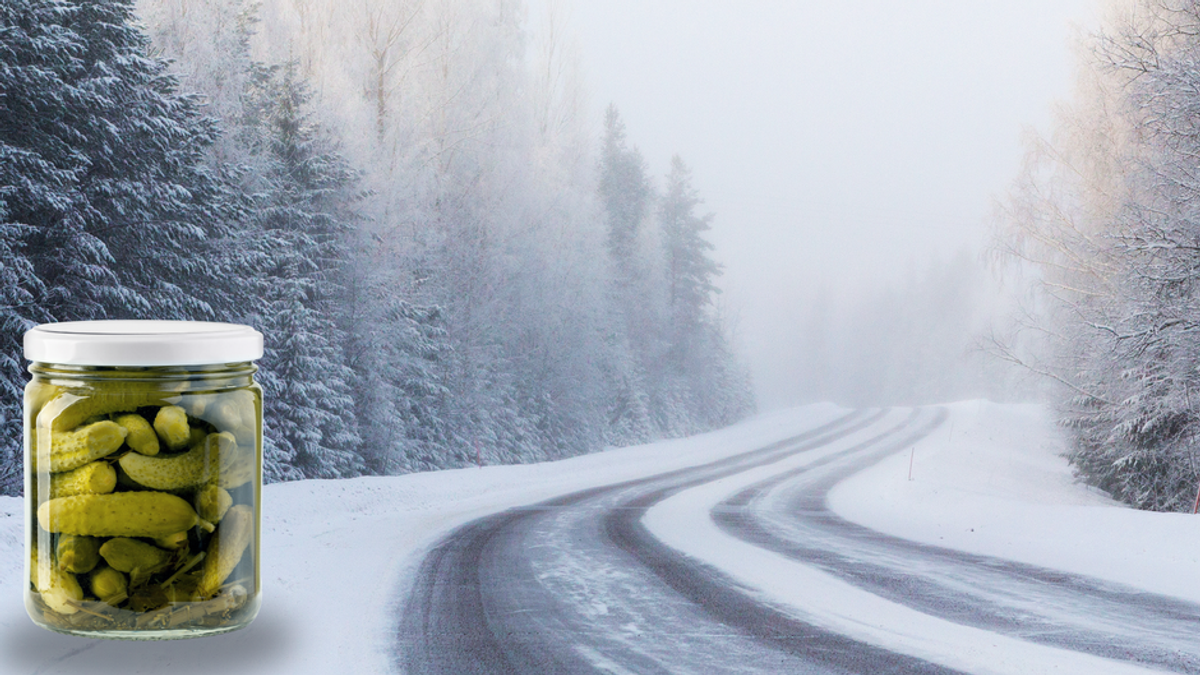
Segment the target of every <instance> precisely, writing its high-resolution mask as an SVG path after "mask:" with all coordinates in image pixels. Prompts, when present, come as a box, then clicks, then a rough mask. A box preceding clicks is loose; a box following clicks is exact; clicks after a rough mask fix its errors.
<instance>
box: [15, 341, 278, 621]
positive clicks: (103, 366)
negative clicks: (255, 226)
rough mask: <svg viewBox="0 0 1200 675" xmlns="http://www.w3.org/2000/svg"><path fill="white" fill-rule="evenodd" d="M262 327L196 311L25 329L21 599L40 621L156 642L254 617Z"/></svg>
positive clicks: (260, 425)
mask: <svg viewBox="0 0 1200 675" xmlns="http://www.w3.org/2000/svg"><path fill="white" fill-rule="evenodd" d="M262 351H263V342H262V335H261V334H260V333H258V332H257V331H255V330H254V329H252V328H249V327H247V326H239V325H234V324H226V323H206V322H195V321H78V322H67V323H56V324H43V325H40V326H36V327H34V328H33V329H31V330H30V331H28V332H27V333H26V334H25V357H26V358H27V359H28V360H30V361H31V362H32V364H31V365H30V367H29V371H30V373H32V380H31V381H30V383H29V385H28V387H26V389H25V510H26V514H25V515H26V520H27V525H26V557H25V561H26V567H27V571H28V573H27V575H26V578H27V579H28V580H29V582H28V584H27V585H26V590H25V607H26V609H27V610H28V612H29V615H30V617H32V618H33V621H34V622H35V623H37V624H38V625H40V626H42V627H44V628H48V629H50V630H53V631H57V632H60V633H70V634H74V635H83V636H87V637H99V638H121V639H135V640H159V639H171V638H188V637H198V636H202V635H211V634H215V633H224V632H227V631H231V630H235V629H237V628H241V627H242V626H245V625H246V624H248V623H250V621H252V620H253V619H254V616H255V615H256V614H257V613H258V608H259V604H260V600H261V596H260V593H259V570H258V553H259V529H260V526H259V513H260V512H259V495H260V493H261V491H262V390H261V389H260V388H259V386H258V385H257V384H255V382H254V373H255V371H256V370H257V368H256V366H255V365H254V363H253V362H254V361H255V360H256V359H258V358H260V357H261V356H262Z"/></svg>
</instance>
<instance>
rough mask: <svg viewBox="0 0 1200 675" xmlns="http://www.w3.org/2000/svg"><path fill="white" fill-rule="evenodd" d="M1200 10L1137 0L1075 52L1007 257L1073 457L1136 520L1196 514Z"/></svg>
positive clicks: (1018, 202) (1019, 197)
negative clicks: (1027, 280) (1037, 299)
mask: <svg viewBox="0 0 1200 675" xmlns="http://www.w3.org/2000/svg"><path fill="white" fill-rule="evenodd" d="M1197 26H1200V3H1197V2H1195V1H1194V0H1185V1H1184V2H1178V3H1170V4H1168V3H1161V2H1157V1H1156V0H1131V1H1130V2H1128V3H1125V4H1124V5H1123V6H1122V7H1121V8H1120V11H1119V12H1117V13H1114V15H1113V19H1112V20H1111V21H1110V22H1109V25H1108V27H1107V28H1106V29H1105V30H1104V31H1103V32H1102V33H1101V34H1100V35H1098V36H1096V37H1095V38H1094V39H1093V40H1092V41H1091V42H1090V43H1089V45H1088V48H1087V49H1086V50H1085V51H1084V52H1083V60H1084V65H1085V66H1086V67H1085V68H1084V69H1083V72H1084V73H1085V76H1086V79H1085V80H1084V81H1083V86H1081V89H1080V95H1079V96H1078V97H1077V99H1076V102H1075V106H1074V107H1073V109H1072V110H1071V111H1070V113H1069V114H1068V115H1067V116H1066V117H1065V118H1064V121H1063V123H1062V124H1061V125H1060V127H1059V129H1058V133H1057V134H1056V135H1055V136H1054V137H1052V138H1050V139H1048V140H1044V141H1042V142H1040V143H1039V144H1037V145H1036V146H1035V151H1034V152H1033V153H1031V159H1030V166H1029V168H1028V170H1027V171H1026V172H1025V174H1023V177H1022V180H1021V182H1020V183H1019V184H1018V189H1017V190H1016V191H1015V194H1014V197H1013V199H1012V200H1011V201H1010V205H1009V218H1008V219H1007V221H1006V222H1007V225H1008V226H1009V229H1008V230H1007V233H1006V235H1007V236H1006V237H1005V239H1004V242H1005V246H1006V247H1007V249H1008V250H1010V251H1012V252H1014V253H1016V254H1017V255H1018V256H1020V257H1023V258H1024V259H1026V260H1030V261H1032V262H1034V263H1035V264H1036V265H1037V266H1038V276H1039V280H1040V282H1041V288H1042V289H1043V291H1044V292H1043V294H1042V301H1043V302H1044V303H1045V305H1046V306H1047V307H1048V308H1049V312H1048V314H1049V316H1048V320H1046V321H1045V322H1044V323H1043V328H1044V329H1045V331H1046V333H1047V334H1049V335H1051V336H1053V338H1054V339H1053V345H1054V350H1053V352H1052V357H1051V359H1050V360H1048V361H1047V362H1045V363H1040V364H1033V367H1034V368H1035V369H1037V370H1039V372H1042V373H1045V374H1047V375H1049V376H1051V377H1052V378H1053V379H1054V380H1056V381H1057V382H1058V383H1059V384H1060V385H1061V392H1062V395H1061V397H1060V398H1059V408H1060V410H1061V411H1062V414H1063V419H1064V422H1065V423H1066V424H1067V425H1068V427H1069V428H1070V429H1071V430H1072V432H1073V435H1074V439H1075V449H1074V453H1073V455H1072V459H1073V461H1074V463H1075V465H1076V466H1077V467H1079V469H1080V470H1081V471H1082V473H1083V474H1084V475H1085V476H1087V477H1088V478H1089V479H1090V480H1092V481H1093V482H1095V483H1096V484H1097V485H1099V486H1101V487H1103V488H1104V489H1106V490H1108V491H1109V492H1111V493H1112V494H1113V495H1114V496H1116V497H1118V498H1119V499H1122V500H1124V501H1127V502H1129V503H1131V504H1134V505H1136V506H1139V507H1142V508H1150V509H1159V510H1178V509H1183V508H1191V506H1192V500H1193V499H1194V496H1195V491H1196V485H1197V482H1198V480H1200V463H1198V462H1197V459H1198V458H1197V457H1196V441H1197V433H1198V432H1200V414H1198V413H1200V411H1198V410H1197V408H1196V406H1195V403H1194V400H1193V399H1194V394H1193V391H1194V390H1195V389H1196V388H1197V387H1198V386H1200V373H1198V371H1197V370H1196V367H1195V354H1196V353H1197V350H1198V349H1200V340H1197V335H1198V334H1200V333H1198V331H1197V329H1198V328H1200V293H1198V291H1200V288H1197V285H1196V282H1197V279H1198V273H1200V266H1198V265H1197V264H1196V260H1197V258H1196V252H1197V250H1200V210H1197V206H1196V204H1197V203H1198V202H1197V197H1200V179H1198V178H1197V176H1196V172H1195V157H1196V156H1197V153H1200V142H1198V141H1197V138H1200V134H1198V131H1200V127H1198V126H1197V122H1196V120H1197V114H1196V113H1197V112H1198V111H1200V107H1198V103H1197V101H1198V99H1197V97H1196V96H1195V93H1194V92H1196V91H1198V90H1200V75H1198V72H1200V71H1198V70H1197V68H1196V64H1197V63H1200V38H1198V36H1200V32H1197V30H1196V27H1197Z"/></svg>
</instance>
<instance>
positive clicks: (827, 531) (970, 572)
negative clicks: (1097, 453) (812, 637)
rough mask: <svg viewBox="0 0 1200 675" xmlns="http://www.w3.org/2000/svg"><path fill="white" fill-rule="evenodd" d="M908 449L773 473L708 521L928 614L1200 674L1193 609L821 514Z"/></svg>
mask: <svg viewBox="0 0 1200 675" xmlns="http://www.w3.org/2000/svg"><path fill="white" fill-rule="evenodd" d="M906 447H908V445H907V444H906V443H904V442H900V443H894V444H889V447H885V448H883V449H882V450H881V451H880V452H873V453H870V454H864V455H861V456H860V457H858V458H856V459H855V460H854V461H852V462H843V463H839V464H838V465H837V466H836V467H832V468H831V469H830V470H828V471H826V472H823V473H820V474H814V472H813V470H812V469H813V468H814V465H808V466H805V467H801V468H798V469H795V470H791V471H787V472H784V473H780V474H777V475H775V476H772V477H771V478H769V479H766V480H764V481H762V482H759V483H756V484H754V485H751V486H749V487H747V488H744V489H743V490H741V491H739V492H738V493H737V494H735V495H733V496H732V497H730V498H728V499H726V500H724V501H723V502H721V504H720V505H719V506H718V507H717V508H716V509H714V511H713V512H712V517H713V519H714V521H715V522H716V523H717V524H718V525H719V526H720V527H721V529H723V530H724V531H725V532H726V533H728V534H730V535H731V536H734V537H737V538H739V539H741V540H743V541H746V542H748V543H751V544H754V545H755V546H758V547H761V548H765V549H768V550H771V551H774V552H776V553H779V554H782V555H784V556H786V557H788V558H791V559H793V560H797V561H800V562H803V563H806V564H809V565H812V566H814V567H817V568H820V569H822V570H824V571H826V572H829V573H831V574H833V575H835V576H837V577H840V578H841V579H843V580H845V581H847V582H849V583H851V584H853V585H855V586H858V587H860V588H863V589H865V590H867V591H869V592H871V593H873V594H875V595H878V596H881V597H884V598H887V599H889V600H892V601H894V602H897V603H900V604H903V605H906V606H909V607H912V608H914V609H916V610H918V611H921V612H923V613H926V614H930V615H933V616H937V617H941V618H944V619H947V620H950V621H953V622H955V623H959V624H962V625H967V626H973V627H978V628H983V629H986V630H989V631H992V632H996V633H999V634H1002V635H1008V636H1011V637H1016V638H1019V639H1022V640H1028V641H1031V642H1036V643H1040V644H1046V645H1051V646H1054V647H1060V648H1064V649H1069V650H1073V651H1077V652H1082V653H1086V654H1092V655H1095V656H1101V657H1105V658H1110V659H1115V660H1120V661H1126V662H1132V663H1137V664H1139V665H1147V666H1151V667H1154V668H1159V669H1164V670H1168V671H1170V672H1178V673H1200V646H1198V644H1197V640H1196V638H1195V636H1196V632H1197V629H1198V628H1200V606H1197V605H1196V604H1194V603H1190V602H1186V601H1183V600H1179V599H1175V598H1170V597H1166V596H1161V595H1155V594H1152V593H1147V592H1144V591H1141V590H1138V589H1134V588H1130V587H1126V586H1122V585H1120V584H1115V583H1112V582H1107V581H1103V580H1099V579H1095V578H1091V577H1086V576H1083V575H1078V574H1069V573H1064V572H1061V571H1058V570H1053V569H1048V568H1044V567H1038V566H1036V565H1029V564H1024V563H1018V562H1014V561H1010V560H1005V559H1001V558H996V557H991V556H983V555H974V554H970V553H964V552H961V551H956V550H952V549H947V548H943V547H938V546H932V545H928V544H921V543H917V542H913V541H909V540H905V539H901V538H898V537H893V536H889V535H886V534H882V533H880V532H877V531H875V530H871V529H869V528H866V527H863V526H861V525H857V524H855V523H851V522H849V521H846V520H845V519H843V518H841V517H840V516H838V515H837V514H835V513H833V512H832V511H831V510H830V509H829V508H828V506H827V504H826V499H827V496H828V493H829V492H830V490H831V489H832V488H833V486H834V485H836V484H837V483H839V482H840V481H842V480H844V479H845V478H847V477H849V476H851V475H853V474H854V473H857V472H858V471H861V470H863V469H864V468H866V467H868V466H870V465H871V464H873V463H875V462H877V461H878V460H879V459H881V457H882V456H883V455H886V454H888V453H889V452H895V451H899V450H902V449H904V448H906ZM775 492H785V494H784V495H783V496H782V497H778V498H777V499H775V502H777V505H776V506H775V507H774V508H769V507H764V506H763V503H764V502H768V501H769V498H770V497H771V496H772V494H773V493H775ZM914 569H919V570H920V575H919V576H918V575H915V574H914V573H913V570H914Z"/></svg>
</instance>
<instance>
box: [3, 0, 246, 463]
mask: <svg viewBox="0 0 1200 675" xmlns="http://www.w3.org/2000/svg"><path fill="white" fill-rule="evenodd" d="M0 57H2V58H0V92H2V95H0V156H2V157H3V161H2V162H0V185H2V186H3V187H0V201H2V203H3V208H2V209H0V211H2V215H3V223H0V230H3V233H4V235H5V244H4V246H3V249H4V255H5V260H4V264H3V268H4V270H5V272H4V274H5V275H6V276H7V277H8V278H9V279H10V280H11V281H12V282H13V283H14V284H15V286H13V287H11V289H9V290H6V291H5V295H6V296H7V297H8V300H9V302H11V303H12V304H10V305H8V320H6V321H5V322H4V323H3V325H2V326H0V330H3V331H4V336H3V342H4V343H5V344H7V345H10V346H15V345H17V344H19V340H20V332H21V331H22V329H23V328H26V327H28V325H29V324H30V323H31V322H38V321H47V320H59V321H61V320H73V319H97V318H151V317H152V318H212V317H215V316H220V315H223V312H224V311H226V310H227V308H228V306H229V302H230V298H229V297H228V296H227V295H226V294H225V293H224V292H223V290H222V289H223V288H224V285H223V283H222V282H221V279H220V276H221V273H222V272H224V271H225V270H226V269H227V266H226V265H225V261H226V255H227V253H229V250H228V249H227V248H225V247H223V246H222V243H221V242H222V240H223V239H224V237H225V235H226V233H227V229H226V228H227V227H228V224H229V220H230V217H231V213H232V210H231V207H230V203H231V201H230V193H229V186H228V183H227V182H226V181H224V180H223V179H222V178H221V177H220V176H219V175H217V174H215V173H213V172H211V171H210V170H209V169H208V168H207V167H206V166H205V165H204V163H203V158H204V153H205V151H206V149H207V148H208V147H210V146H211V145H212V143H213V140H214V139H215V138H216V129H215V127H214V125H213V123H212V121H211V120H210V119H208V118H206V117H205V116H203V115H202V114H201V112H200V108H199V107H198V105H197V102H196V100H195V99H194V98H193V97H190V96H186V95H182V94H180V93H179V92H178V91H177V87H176V82H175V80H174V79H173V78H172V77H171V76H170V75H169V74H168V73H167V65H166V63H165V62H163V61H161V60H159V59H156V58H154V57H152V56H150V54H149V42H148V39H147V38H146V36H145V35H143V34H142V33H141V32H140V30H139V29H138V28H137V27H136V25H135V23H134V21H133V16H132V13H131V3H130V2H128V1H125V0H113V1H104V2H100V1H95V2H93V1H87V0H14V1H13V2H6V3H4V4H3V6H0ZM6 351H7V350H6ZM9 353H13V354H19V353H20V352H19V350H16V349H14V350H12V351H11V352H9ZM10 376H11V373H9V372H5V378H6V386H7V387H10V388H15V386H16V383H15V382H13V381H12V380H9V379H7V378H9V377H10ZM6 400H8V401H12V402H14V403H15V401H16V400H17V399H14V398H11V397H9V398H7V399H6ZM10 406H11V407H10ZM14 415H19V413H18V412H17V409H16V407H15V405H13V403H7V404H5V415H4V416H5V417H6V418H9V419H11V418H12V417H13V416H14ZM4 428H5V430H6V431H8V432H10V433H11V426H5V427H4ZM6 440H7V441H9V443H12V442H14V439H13V438H12V437H11V436H9V437H7V438H6ZM8 447H10V448H11V447H12V445H9V446H8Z"/></svg>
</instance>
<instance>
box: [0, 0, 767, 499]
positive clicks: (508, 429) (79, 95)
mask: <svg viewBox="0 0 1200 675" xmlns="http://www.w3.org/2000/svg"><path fill="white" fill-rule="evenodd" d="M526 14H527V10H526V8H525V7H524V6H523V5H522V3H520V2H516V1H513V0H398V1H395V2H383V1H379V0H362V1H358V2H350V3H342V2H337V1H335V0H268V1H266V2H252V1H249V0H140V1H139V2H138V3H136V4H135V3H134V2H133V1H132V0H6V1H5V2H4V3H2V4H0V454H2V455H3V459H4V465H5V467H6V473H5V475H4V477H3V481H2V486H0V487H2V488H3V491H4V492H5V493H7V494H16V493H19V491H20V489H21V488H20V476H21V462H22V450H21V443H22V441H21V430H22V422H21V419H22V410H21V400H22V391H23V388H24V385H25V382H26V381H27V379H28V375H27V373H26V372H25V370H26V365H27V364H26V362H25V361H24V359H23V358H22V346H21V341H22V335H23V333H24V331H25V330H27V329H28V328H30V327H31V326H33V325H35V324H37V323H42V322H49V321H69V320H87V319H126V318H155V319H196V320H217V321H231V322H236V323H244V324H249V325H252V326H254V327H255V328H257V329H258V330H260V331H261V332H262V333H263V334H264V335H265V337H266V354H265V356H264V358H263V359H262V360H261V361H260V362H259V364H258V365H259V366H260V371H259V375H258V378H259V381H260V383H261V384H262V386H263V389H264V398H265V401H266V407H265V411H264V437H265V438H264V453H265V454H264V458H265V459H264V471H265V477H266V480H267V481H268V482H272V481H282V480H296V479H303V478H344V477H352V476H358V475H379V474H397V473H405V472H412V471H425V470H432V469H440V468H449V467H461V466H467V465H471V464H475V463H515V462H529V461H539V460H544V459H553V458H558V457H565V456H569V455H575V454H580V453H585V452H590V451H594V450H597V449H600V448H603V447H607V446H621V445H629V444H635V443H639V442H644V441H648V440H651V439H656V438H662V437H668V436H678V435H684V434H690V433H695V432H699V431H703V430H707V429H712V428H716V427H719V426H723V425H727V424H729V423H731V422H733V421H735V420H737V419H740V418H742V417H744V416H746V415H747V414H749V413H750V412H752V411H753V410H754V406H755V403H754V398H753V394H752V389H751V386H750V382H749V378H748V376H747V374H746V372H745V369H744V367H743V366H742V365H741V364H740V362H739V359H738V358H737V356H736V355H735V354H734V351H733V349H732V347H731V340H730V338H729V335H728V330H727V326H726V321H725V319H724V318H723V316H722V313H721V311H720V305H719V303H718V302H717V295H718V288H717V279H718V277H719V275H720V273H721V266H720V264H719V262H718V261H717V260H716V259H715V257H714V251H713V247H712V245H711V244H710V243H709V241H708V240H707V239H706V234H705V233H706V232H707V231H708V229H709V227H710V225H711V222H712V218H713V217H714V216H713V215H711V214H709V213H707V212H706V211H705V210H704V207H703V201H702V198H701V196H700V195H699V194H698V192H697V190H696V189H695V188H694V187H693V181H692V175H691V173H690V170H689V168H688V166H687V164H685V163H684V161H683V160H682V159H681V158H680V157H678V156H676V157H674V158H673V159H672V161H671V164H670V170H669V172H668V173H667V175H665V176H661V177H659V176H651V175H649V173H648V169H647V163H646V161H645V159H644V158H643V157H642V155H641V153H640V152H639V151H638V149H637V147H636V145H635V143H634V142H633V141H632V139H631V138H630V137H629V134H628V133H627V130H626V128H625V125H624V123H623V121H622V118H621V115H620V113H619V112H618V110H617V108H616V107H613V106H610V107H609V108H608V111H607V113H606V114H605V116H604V119H603V123H602V125H600V126H598V128H601V129H602V131H601V133H600V134H599V137H595V136H596V134H594V133H593V132H592V131H591V129H592V128H593V127H592V126H591V125H589V124H588V122H587V119H586V118H587V115H586V112H585V110H584V109H583V103H582V100H583V92H584V83H583V82H582V77H581V76H580V74H579V64H578V62H577V61H578V60H577V58H576V57H575V56H574V54H573V52H572V50H571V48H570V43H569V40H567V39H566V38H565V37H564V36H563V35H562V31H561V29H560V28H561V27H560V26H558V25H557V24H556V23H555V21H554V18H553V17H552V16H551V17H549V18H547V20H546V21H545V22H544V23H545V25H544V26H542V28H541V29H540V30H538V31H537V32H536V33H535V32H533V31H531V30H530V28H529V23H530V22H528V21H527V20H526Z"/></svg>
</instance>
